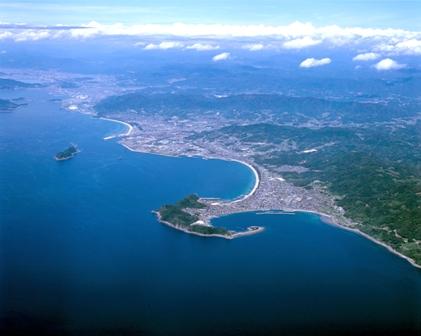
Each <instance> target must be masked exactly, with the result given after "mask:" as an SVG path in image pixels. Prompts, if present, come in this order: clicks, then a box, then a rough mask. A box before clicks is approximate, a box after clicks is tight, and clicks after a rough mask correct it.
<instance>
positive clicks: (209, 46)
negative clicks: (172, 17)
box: [186, 43, 219, 51]
mask: <svg viewBox="0 0 421 336" xmlns="http://www.w3.org/2000/svg"><path fill="white" fill-rule="evenodd" d="M186 49H193V50H197V51H208V50H217V49H219V45H215V44H206V43H195V44H192V45H189V46H187V47H186Z"/></svg>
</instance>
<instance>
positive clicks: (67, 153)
mask: <svg viewBox="0 0 421 336" xmlns="http://www.w3.org/2000/svg"><path fill="white" fill-rule="evenodd" d="M78 152H79V150H78V149H77V147H76V146H75V145H70V146H69V147H68V148H66V149H65V150H64V151H62V152H58V153H57V154H56V156H55V159H56V160H58V161H62V160H68V159H71V158H72V157H74V156H75V155H76V154H77V153H78Z"/></svg>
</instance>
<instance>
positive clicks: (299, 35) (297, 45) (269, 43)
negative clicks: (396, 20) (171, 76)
mask: <svg viewBox="0 0 421 336" xmlns="http://www.w3.org/2000/svg"><path fill="white" fill-rule="evenodd" d="M98 36H128V37H139V38H142V37H143V38H145V39H151V38H154V39H156V38H158V37H159V38H161V39H165V40H168V39H176V40H183V39H184V40H192V39H196V40H197V39H200V40H201V42H200V43H199V42H197V41H193V42H192V41H191V42H190V45H187V43H188V42H185V41H184V43H183V46H181V45H173V44H169V43H167V42H165V41H164V42H161V41H159V42H153V43H149V44H145V46H146V48H145V49H148V50H150V49H161V50H165V49H172V48H186V49H192V50H197V51H206V50H215V49H218V46H217V45H214V44H212V43H208V42H203V41H206V40H208V41H209V40H210V39H212V40H226V41H231V40H233V39H235V40H247V41H246V42H245V43H244V45H243V48H244V49H246V50H250V51H259V50H263V49H270V48H274V49H303V48H312V47H316V46H319V45H322V44H323V45H326V46H329V47H332V46H345V45H349V46H353V47H356V46H360V45H361V46H364V48H361V47H360V49H365V50H367V52H366V53H364V54H361V55H358V56H356V58H355V60H356V61H364V60H374V58H373V54H374V53H375V54H381V55H383V56H393V55H421V32H417V31H408V30H403V29H387V28H386V29H374V28H359V27H340V26H337V25H330V26H322V27H316V26H314V25H313V24H311V23H303V22H293V23H291V24H289V25H284V26H275V25H223V24H184V23H174V24H140V25H123V24H109V25H104V24H100V23H97V22H90V23H88V24H86V25H83V26H80V27H72V26H51V27H34V26H28V25H14V24H5V23H3V24H2V23H0V40H13V41H17V42H23V41H37V40H42V39H59V38H72V39H88V38H93V37H98ZM178 43H181V42H178ZM370 57H371V58H370ZM367 58H368V59H367Z"/></svg>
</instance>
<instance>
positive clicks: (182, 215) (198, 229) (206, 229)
mask: <svg viewBox="0 0 421 336" xmlns="http://www.w3.org/2000/svg"><path fill="white" fill-rule="evenodd" d="M205 207H206V205H205V204H203V203H201V202H200V201H199V197H198V196H197V195H189V196H187V197H185V198H184V199H182V200H181V201H178V202H177V203H176V204H175V205H171V204H170V205H164V206H162V207H161V208H160V209H159V210H158V213H159V216H160V218H161V220H162V221H164V222H168V223H170V224H172V225H174V226H175V227H179V228H182V229H185V230H187V231H189V232H193V233H200V234H203V235H213V234H219V235H225V236H230V235H231V233H230V232H229V231H228V230H226V229H224V228H219V227H214V226H205V225H200V224H194V223H195V222H197V221H198V220H199V217H198V216H197V215H195V214H192V213H189V212H187V211H186V209H202V208H205Z"/></svg>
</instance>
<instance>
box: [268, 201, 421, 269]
mask: <svg viewBox="0 0 421 336" xmlns="http://www.w3.org/2000/svg"><path fill="white" fill-rule="evenodd" d="M285 211H291V212H294V213H299V212H304V213H311V214H313V215H317V216H318V217H319V218H320V220H321V221H322V222H323V223H325V224H327V225H332V226H334V227H337V228H339V229H342V230H347V231H350V232H352V233H354V234H357V235H360V236H362V237H364V238H366V239H368V240H370V241H371V242H373V243H375V244H377V245H380V246H382V247H384V248H386V249H387V250H388V251H389V252H391V253H393V254H395V255H397V256H398V257H401V258H402V259H405V260H406V261H407V262H409V263H410V264H411V265H412V266H414V267H416V268H418V269H421V265H418V264H417V263H416V262H415V260H413V259H412V258H410V257H408V256H406V255H404V254H402V253H401V252H399V251H397V250H395V249H394V248H393V247H391V246H389V245H387V244H386V243H385V242H382V241H381V240H378V239H376V238H374V237H372V236H370V235H369V234H367V233H365V232H363V231H361V230H359V229H357V228H355V227H349V226H346V225H343V224H341V223H339V222H337V221H335V220H333V218H332V216H331V215H328V214H325V213H323V212H318V211H310V210H302V209H285ZM262 214H265V212H262Z"/></svg>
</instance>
